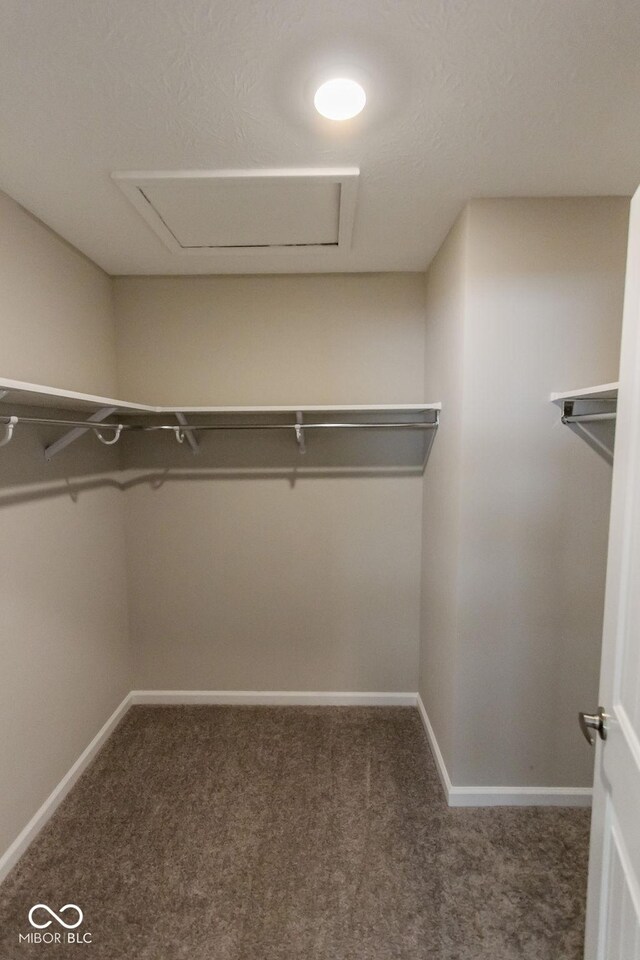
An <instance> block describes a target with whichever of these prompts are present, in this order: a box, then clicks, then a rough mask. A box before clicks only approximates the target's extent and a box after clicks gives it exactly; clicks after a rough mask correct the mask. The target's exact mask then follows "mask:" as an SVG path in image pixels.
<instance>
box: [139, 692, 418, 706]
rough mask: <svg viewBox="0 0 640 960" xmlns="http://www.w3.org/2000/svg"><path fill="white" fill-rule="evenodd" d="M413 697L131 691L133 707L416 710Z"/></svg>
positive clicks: (340, 693)
mask: <svg viewBox="0 0 640 960" xmlns="http://www.w3.org/2000/svg"><path fill="white" fill-rule="evenodd" d="M416 698H417V694H415V693H359V692H355V693H350V692H347V693H342V692H335V691H329V692H324V691H323V692H321V691H318V692H316V691H314V690H312V691H292V690H132V691H131V703H132V704H145V703H146V704H174V705H178V704H182V705H184V706H187V705H192V706H195V705H200V704H204V705H206V704H210V705H214V704H221V705H226V706H233V705H239V706H241V705H247V706H250V705H253V706H272V707H294V706H295V707H301V706H311V707H313V706H318V707H322V706H324V707H415V705H416Z"/></svg>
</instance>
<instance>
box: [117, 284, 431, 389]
mask: <svg viewBox="0 0 640 960" xmlns="http://www.w3.org/2000/svg"><path fill="white" fill-rule="evenodd" d="M114 291H115V304H116V316H117V324H118V338H117V339H118V369H119V374H120V389H121V392H122V393H123V395H129V394H131V395H132V396H133V397H134V398H135V399H136V400H138V401H140V402H151V403H158V404H162V403H176V404H181V403H183V404H185V405H187V404H191V405H197V404H216V403H219V404H231V405H233V404H237V405H241V404H255V405H261V404H290V403H306V404H320V403H327V404H332V403H335V404H340V403H396V402H397V403H410V402H414V403H417V402H420V401H422V400H423V399H424V397H423V396H422V386H423V385H422V373H423V343H424V331H423V329H422V324H421V316H422V311H423V305H422V303H423V277H422V275H420V274H375V275H371V274H364V275H363V274H353V275H349V276H343V275H326V276H290V277H283V276H276V277H183V278H179V277H160V278H148V277H145V278H140V277H128V278H124V279H119V278H116V279H115V280H114Z"/></svg>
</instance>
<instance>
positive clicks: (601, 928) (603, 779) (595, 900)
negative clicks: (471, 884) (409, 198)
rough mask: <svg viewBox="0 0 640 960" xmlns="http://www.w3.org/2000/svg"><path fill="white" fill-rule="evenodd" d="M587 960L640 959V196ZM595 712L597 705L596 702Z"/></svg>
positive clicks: (629, 294)
mask: <svg viewBox="0 0 640 960" xmlns="http://www.w3.org/2000/svg"><path fill="white" fill-rule="evenodd" d="M600 704H601V705H602V706H603V707H604V710H605V714H606V715H607V717H606V721H605V731H606V739H605V740H604V741H603V740H601V739H600V738H599V737H598V738H597V746H596V751H597V752H596V769H595V784H594V807H593V821H592V830H591V860H590V866H589V896H588V905H587V939H586V950H585V958H586V960H640V189H639V190H638V192H637V193H636V195H635V197H634V198H633V202H632V204H631V222H630V227H629V251H628V259H627V279H626V287H625V305H624V323H623V330H622V354H621V363H620V393H619V400H618V416H617V424H616V447H615V457H614V465H613V491H612V502H611V529H610V533H609V559H608V566H607V593H606V603H605V617H604V637H603V653H602V673H601V678H600ZM594 706H595V705H594Z"/></svg>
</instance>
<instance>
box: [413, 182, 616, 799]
mask: <svg viewBox="0 0 640 960" xmlns="http://www.w3.org/2000/svg"><path fill="white" fill-rule="evenodd" d="M627 215H628V202H627V201H626V200H623V199H618V198H613V199H611V198H605V199H576V200H572V199H564V200H557V199H554V200H492V201H479V202H474V203H472V204H471V205H470V207H469V208H468V210H467V212H466V214H465V217H466V231H467V237H466V257H465V258H464V260H460V259H458V261H457V264H456V270H455V271H454V275H453V277H452V278H451V281H450V283H451V285H452V289H453V290H454V291H458V290H459V288H460V286H463V287H464V290H465V309H464V325H463V344H464V345H463V350H462V354H461V357H460V363H461V364H462V365H463V386H464V390H463V394H462V397H463V401H462V414H461V416H462V434H461V438H462V444H461V449H460V455H459V456H460V460H459V464H460V466H459V470H460V473H459V477H460V484H459V487H457V486H453V487H451V486H450V485H449V484H448V481H447V480H446V478H445V477H444V476H441V477H440V494H441V496H442V497H444V498H445V500H446V501H447V502H448V509H449V510H450V511H451V512H455V510H456V505H455V503H454V502H452V501H455V500H456V499H457V500H458V505H457V509H458V510H459V527H458V531H457V539H458V545H457V555H458V572H457V592H456V593H455V594H453V593H452V592H451V591H449V592H448V593H447V595H446V596H447V611H446V617H447V618H448V619H447V620H446V622H447V623H448V624H450V623H451V622H455V631H454V632H455V636H456V649H455V653H449V658H450V657H451V656H453V657H454V659H455V676H454V682H453V686H454V689H453V695H452V697H451V702H450V709H449V715H448V719H447V718H446V711H445V719H442V718H441V716H440V713H437V714H436V716H437V723H438V724H439V726H440V728H441V729H442V730H443V737H444V744H445V757H446V760H447V764H448V767H449V771H450V774H451V776H452V780H453V782H454V783H455V784H457V785H466V784H473V785H483V784H484V785H493V784H505V785H525V786H526V785H542V786H544V785H573V786H579V785H588V784H590V783H591V778H592V762H593V758H592V754H591V753H590V752H589V750H588V749H587V748H586V745H585V744H584V743H583V741H582V739H581V737H580V736H579V733H578V730H577V724H576V715H577V712H578V710H579V709H584V708H585V705H586V706H589V704H592V703H595V702H596V698H597V686H598V673H599V655H600V640H601V627H602V612H603V590H604V576H605V561H606V536H607V525H608V507H609V494H610V472H611V471H610V466H609V465H608V464H607V463H606V462H605V461H604V460H603V459H601V458H600V457H599V456H598V455H597V454H596V453H595V452H594V451H593V450H592V449H591V448H590V447H589V446H588V445H587V444H586V443H585V442H584V440H583V439H581V438H580V437H579V436H577V435H575V434H574V433H572V432H571V431H570V430H569V429H568V428H566V427H563V426H562V425H561V424H560V423H559V413H558V411H557V409H555V408H554V407H552V406H551V405H550V404H549V401H548V397H549V393H550V392H551V391H552V390H563V389H570V388H572V387H579V386H581V385H584V386H588V385H590V384H594V383H602V382H607V381H610V380H615V379H616V378H617V364H618V351H619V337H620V323H621V310H622V295H623V284H624V266H625V249H626V228H627ZM458 229H459V230H460V229H461V228H460V227H459V228H458ZM443 254H446V251H443ZM441 270H442V267H441V265H439V261H438V260H436V261H435V263H434V266H433V267H432V269H431V271H430V274H429V278H428V289H429V290H433V288H434V285H435V286H436V287H437V284H438V282H439V281H438V272H439V271H441ZM451 296H452V297H453V296H456V297H457V296H458V294H457V293H453V294H451ZM437 303H438V300H436V301H435V305H434V300H433V297H430V306H429V312H428V317H427V324H428V328H429V327H431V326H432V325H433V324H436V325H437V324H438V323H439V322H440V320H439V314H438V311H437V309H436V306H437ZM448 322H449V323H452V324H453V325H454V327H455V329H456V331H457V332H456V334H455V335H456V336H459V335H460V334H459V313H458V312H457V311H451V314H450V316H449V318H448ZM452 336H453V334H452ZM429 342H431V343H433V342H434V335H433V333H428V335H427V343H428V344H429ZM440 355H441V357H442V360H443V362H444V363H446V362H447V356H448V354H447V348H446V346H445V347H442V348H440ZM433 362H434V363H435V364H436V365H437V364H438V362H439V359H438V355H436V357H435V358H434V360H433ZM427 382H428V380H427ZM447 399H448V398H447V397H446V396H443V400H444V401H445V403H446V401H447ZM443 447H444V445H443ZM439 452H440V453H442V449H441V450H440V451H439ZM436 457H437V453H436V452H435V451H434V463H435V462H436ZM434 482H435V483H437V477H434V475H433V474H431V475H429V474H427V476H426V477H425V489H426V490H428V489H429V486H430V485H433V484H434ZM427 504H428V499H425V522H426V523H428V520H427V519H426V518H427V509H428V507H427ZM426 529H427V531H428V527H427V528H426ZM428 549H429V543H428V539H427V540H426V542H425V546H424V550H425V553H426V552H427V551H428ZM449 550H450V551H453V550H454V547H453V546H450V547H449ZM445 577H446V572H445V570H442V571H440V570H439V568H438V566H437V565H434V566H433V567H432V569H431V571H429V567H428V562H427V563H426V564H425V578H426V581H425V595H426V596H429V595H430V594H433V592H434V591H435V590H436V589H439V588H443V589H444V587H445V584H444V583H443V579H444V578H445ZM443 616H444V615H443ZM438 629H439V626H438V623H437V622H435V623H434V622H433V621H430V620H429V619H428V617H425V618H423V658H422V663H423V677H422V691H423V695H425V694H427V697H428V694H429V691H430V690H432V689H433V688H434V687H438V684H439V681H438V675H437V674H438V671H441V672H442V676H443V678H444V682H448V683H449V684H450V682H451V681H450V673H451V666H450V659H449V658H447V659H445V660H444V663H442V664H439V663H438V653H437V651H438V649H439V647H440V646H442V639H441V636H439V634H438ZM430 664H431V665H432V667H434V670H435V674H436V675H432V676H429V665H430ZM434 664H435V666H434ZM425 671H426V675H425ZM427 709H428V710H429V703H427ZM440 712H442V711H440Z"/></svg>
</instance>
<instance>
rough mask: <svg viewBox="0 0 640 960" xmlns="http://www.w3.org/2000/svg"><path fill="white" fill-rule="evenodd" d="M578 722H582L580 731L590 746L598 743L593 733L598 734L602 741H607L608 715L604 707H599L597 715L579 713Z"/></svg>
mask: <svg viewBox="0 0 640 960" xmlns="http://www.w3.org/2000/svg"><path fill="white" fill-rule="evenodd" d="M578 720H579V721H580V729H581V730H582V733H583V734H584V738H585V740H586V741H587V743H588V744H589V746H591V747H592V746H593V745H594V743H595V742H596V738H595V734H594V732H593V731H595V733H597V734H598V736H599V737H600V739H601V740H606V739H607V715H606V713H605V712H604V707H598V712H597V713H579V714H578Z"/></svg>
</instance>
